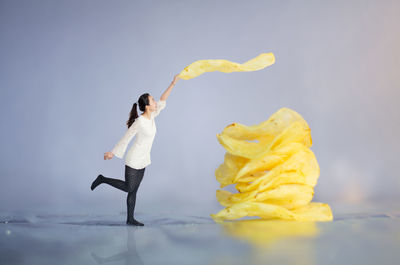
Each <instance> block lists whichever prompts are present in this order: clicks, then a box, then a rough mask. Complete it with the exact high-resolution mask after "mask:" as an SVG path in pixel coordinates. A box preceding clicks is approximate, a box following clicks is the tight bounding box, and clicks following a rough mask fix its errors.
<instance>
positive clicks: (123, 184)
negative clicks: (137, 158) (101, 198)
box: [100, 165, 129, 192]
mask: <svg viewBox="0 0 400 265" xmlns="http://www.w3.org/2000/svg"><path fill="white" fill-rule="evenodd" d="M126 173H127V166H126V165H125V181H122V180H120V179H113V178H107V177H104V176H103V175H100V176H101V179H100V183H106V184H108V185H110V186H113V187H115V188H117V189H120V190H122V191H125V192H128V191H129V189H128V183H127V181H126Z"/></svg>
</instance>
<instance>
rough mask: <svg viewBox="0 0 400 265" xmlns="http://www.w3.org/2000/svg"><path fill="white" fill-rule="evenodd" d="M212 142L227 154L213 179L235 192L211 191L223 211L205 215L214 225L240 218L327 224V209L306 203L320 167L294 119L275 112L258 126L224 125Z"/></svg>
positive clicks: (304, 127) (302, 124)
mask: <svg viewBox="0 0 400 265" xmlns="http://www.w3.org/2000/svg"><path fill="white" fill-rule="evenodd" d="M217 139H218V141H219V143H220V144H221V145H222V146H223V147H224V148H225V149H226V151H227V152H226V153H225V156H224V163H222V164H221V165H220V166H219V167H218V168H217V169H216V170H215V176H216V179H217V181H218V182H219V183H220V187H221V188H223V187H225V186H228V185H231V184H235V187H236V189H237V191H238V193H231V192H229V191H225V190H217V192H216V197H217V200H218V201H219V202H220V203H221V205H223V206H225V207H226V208H225V209H223V210H221V211H220V212H218V213H217V214H211V217H212V218H213V219H214V220H215V221H217V222H220V221H223V220H225V219H228V220H229V219H238V218H241V217H245V216H259V217H261V218H262V219H274V218H279V219H285V220H298V221H330V220H332V219H333V215H332V212H331V209H330V207H329V205H328V204H324V203H317V202H311V200H312V198H313V196H314V186H315V185H316V184H317V180H318V177H319V174H320V168H319V165H318V162H317V159H316V157H315V155H314V153H313V152H312V151H311V150H310V147H311V146H312V139H311V130H310V128H309V126H308V124H307V122H306V121H305V120H304V119H303V117H302V116H301V115H300V114H298V113H297V112H295V111H294V110H291V109H289V108H281V109H279V110H278V111H277V112H276V113H274V114H273V115H271V117H270V118H269V119H268V120H266V121H264V122H262V123H260V124H256V125H253V126H246V125H243V124H239V123H233V124H230V125H228V126H227V127H225V128H224V130H223V131H222V133H220V134H217ZM249 140H256V141H257V142H248V141H249Z"/></svg>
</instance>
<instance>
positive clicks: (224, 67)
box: [179, 52, 275, 80]
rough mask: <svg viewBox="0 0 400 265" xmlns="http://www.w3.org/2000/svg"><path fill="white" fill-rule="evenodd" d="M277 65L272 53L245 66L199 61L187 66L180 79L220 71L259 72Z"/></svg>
mask: <svg viewBox="0 0 400 265" xmlns="http://www.w3.org/2000/svg"><path fill="white" fill-rule="evenodd" d="M274 63H275V56H274V54H273V53H272V52H270V53H261V54H259V55H258V56H257V57H254V58H253V59H251V60H248V61H247V62H245V63H243V64H239V63H235V62H231V61H228V60H225V59H208V60H198V61H195V62H193V63H191V64H190V65H188V66H186V67H185V68H184V69H183V70H182V71H181V72H180V73H179V77H180V78H181V79H184V80H188V79H191V78H194V77H197V76H199V75H201V74H203V73H205V72H213V71H220V72H224V73H231V72H242V71H246V72H248V71H257V70H261V69H263V68H265V67H267V66H270V65H272V64H274Z"/></svg>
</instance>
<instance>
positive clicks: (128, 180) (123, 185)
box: [102, 165, 146, 221]
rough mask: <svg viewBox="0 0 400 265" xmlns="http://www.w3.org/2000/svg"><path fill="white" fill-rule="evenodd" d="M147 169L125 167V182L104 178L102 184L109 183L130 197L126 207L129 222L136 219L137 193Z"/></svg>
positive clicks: (127, 199)
mask: <svg viewBox="0 0 400 265" xmlns="http://www.w3.org/2000/svg"><path fill="white" fill-rule="evenodd" d="M145 169H146V168H142V169H135V168H132V167H129V166H127V165H125V181H122V180H120V179H113V178H107V177H104V176H103V180H102V183H107V184H109V185H111V186H113V187H115V188H117V189H120V190H122V191H125V192H127V193H128V196H127V198H126V206H127V208H128V211H127V213H128V216H127V221H132V220H133V219H134V211H135V204H136V193H137V191H138V189H139V185H140V182H142V179H143V175H144V170H145Z"/></svg>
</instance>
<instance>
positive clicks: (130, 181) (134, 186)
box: [125, 166, 145, 224]
mask: <svg viewBox="0 0 400 265" xmlns="http://www.w3.org/2000/svg"><path fill="white" fill-rule="evenodd" d="M144 171H145V168H142V169H134V168H130V167H128V166H127V168H126V171H125V172H126V173H125V182H126V183H127V186H128V196H127V198H126V206H127V215H128V216H127V219H126V221H127V222H132V221H135V218H134V212H135V205H136V194H137V191H138V189H139V185H140V183H141V182H142V179H143V175H144ZM140 224H141V223H140Z"/></svg>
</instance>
